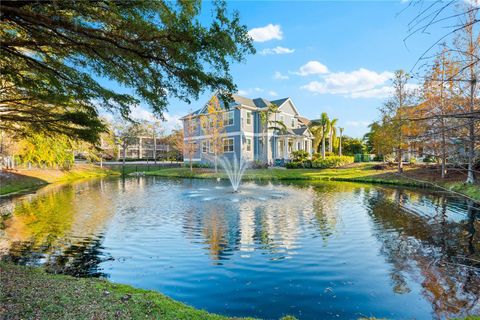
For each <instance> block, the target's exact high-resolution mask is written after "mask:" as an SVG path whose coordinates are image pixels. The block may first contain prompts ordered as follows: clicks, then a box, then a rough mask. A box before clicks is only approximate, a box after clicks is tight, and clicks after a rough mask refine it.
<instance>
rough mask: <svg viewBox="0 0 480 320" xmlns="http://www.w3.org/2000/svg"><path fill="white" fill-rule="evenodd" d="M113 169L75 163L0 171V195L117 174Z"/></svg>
mask: <svg viewBox="0 0 480 320" xmlns="http://www.w3.org/2000/svg"><path fill="white" fill-rule="evenodd" d="M118 174H119V173H118V172H116V171H113V170H105V169H102V168H100V167H98V166H95V165H87V164H82V165H76V166H75V167H74V168H72V169H71V170H60V169H30V170H29V169H21V170H15V171H2V172H0V195H5V194H9V193H15V192H20V191H25V190H30V189H36V188H39V187H41V186H44V185H46V184H49V183H54V182H66V181H72V180H77V179H85V178H93V177H102V176H107V175H118Z"/></svg>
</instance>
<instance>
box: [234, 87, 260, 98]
mask: <svg viewBox="0 0 480 320" xmlns="http://www.w3.org/2000/svg"><path fill="white" fill-rule="evenodd" d="M264 91H265V90H263V89H262V88H259V87H255V88H248V89H244V90H243V89H240V90H238V91H237V94H238V95H240V96H249V95H251V94H252V93H260V92H264Z"/></svg>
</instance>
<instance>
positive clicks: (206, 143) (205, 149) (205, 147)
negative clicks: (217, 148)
mask: <svg viewBox="0 0 480 320" xmlns="http://www.w3.org/2000/svg"><path fill="white" fill-rule="evenodd" d="M209 142H210V141H202V153H207V152H208V149H209V145H210V143H209Z"/></svg>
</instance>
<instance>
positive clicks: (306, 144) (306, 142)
mask: <svg viewBox="0 0 480 320" xmlns="http://www.w3.org/2000/svg"><path fill="white" fill-rule="evenodd" d="M305 150H308V140H306V141H305Z"/></svg>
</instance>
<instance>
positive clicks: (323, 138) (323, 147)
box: [322, 134, 325, 159]
mask: <svg viewBox="0 0 480 320" xmlns="http://www.w3.org/2000/svg"><path fill="white" fill-rule="evenodd" d="M322 159H325V134H324V135H323V137H322Z"/></svg>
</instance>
